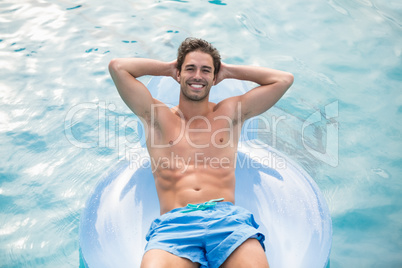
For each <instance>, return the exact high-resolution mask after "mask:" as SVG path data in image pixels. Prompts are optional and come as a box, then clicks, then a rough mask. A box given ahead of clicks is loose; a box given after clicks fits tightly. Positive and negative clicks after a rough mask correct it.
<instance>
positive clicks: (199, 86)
mask: <svg viewBox="0 0 402 268" xmlns="http://www.w3.org/2000/svg"><path fill="white" fill-rule="evenodd" d="M191 86H192V87H195V88H202V87H203V85H191Z"/></svg>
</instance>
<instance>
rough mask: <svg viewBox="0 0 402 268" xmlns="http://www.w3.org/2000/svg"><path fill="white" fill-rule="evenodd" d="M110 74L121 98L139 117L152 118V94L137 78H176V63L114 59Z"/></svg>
mask: <svg viewBox="0 0 402 268" xmlns="http://www.w3.org/2000/svg"><path fill="white" fill-rule="evenodd" d="M109 72H110V75H111V76H112V78H113V81H114V83H115V85H116V88H117V90H118V91H119V94H120V96H121V98H122V99H123V100H124V102H125V103H126V104H127V106H128V107H129V108H130V109H131V110H132V111H133V112H134V113H135V114H136V115H138V116H139V117H142V118H143V119H145V120H147V119H149V117H150V112H151V105H152V104H153V103H154V102H155V100H154V99H153V98H152V96H151V93H150V92H149V91H148V89H147V88H146V87H145V86H144V84H143V83H141V82H140V81H138V80H137V79H136V78H138V77H141V76H144V75H154V76H172V77H173V78H175V77H176V72H177V69H176V61H173V62H162V61H157V60H152V59H141V58H124V59H113V60H112V61H111V62H110V63H109Z"/></svg>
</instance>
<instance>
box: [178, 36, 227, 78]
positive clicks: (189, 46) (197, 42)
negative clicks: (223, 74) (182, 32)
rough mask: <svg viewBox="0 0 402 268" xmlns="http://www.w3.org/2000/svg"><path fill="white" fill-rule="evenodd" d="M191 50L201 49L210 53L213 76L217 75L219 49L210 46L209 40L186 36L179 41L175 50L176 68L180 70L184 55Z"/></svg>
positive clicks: (219, 58)
mask: <svg viewBox="0 0 402 268" xmlns="http://www.w3.org/2000/svg"><path fill="white" fill-rule="evenodd" d="M193 51H201V52H204V53H207V54H209V55H211V57H212V59H213V62H214V69H215V70H214V76H216V75H217V73H218V72H219V69H220V67H221V55H220V54H219V51H218V50H217V49H216V48H215V47H213V46H212V44H210V43H209V42H207V41H205V40H203V39H199V38H193V37H188V38H186V40H184V41H183V43H181V45H180V47H179V49H178V52H177V69H178V70H179V72H181V66H182V65H183V62H184V59H185V58H186V55H187V54H188V53H190V52H193Z"/></svg>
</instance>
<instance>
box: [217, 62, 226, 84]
mask: <svg viewBox="0 0 402 268" xmlns="http://www.w3.org/2000/svg"><path fill="white" fill-rule="evenodd" d="M228 77H229V72H228V69H227V64H225V63H223V62H221V67H220V69H219V72H218V74H217V75H216V80H215V84H214V85H217V84H219V83H220V82H222V81H223V80H225V79H226V78H228Z"/></svg>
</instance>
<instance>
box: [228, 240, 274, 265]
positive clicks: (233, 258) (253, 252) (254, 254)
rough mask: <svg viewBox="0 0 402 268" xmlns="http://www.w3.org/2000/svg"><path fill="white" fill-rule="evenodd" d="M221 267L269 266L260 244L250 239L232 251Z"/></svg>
mask: <svg viewBox="0 0 402 268" xmlns="http://www.w3.org/2000/svg"><path fill="white" fill-rule="evenodd" d="M221 267H222V268H225V267H230V268H236V267H253V268H254V267H255V268H269V265H268V260H267V257H266V256H265V252H264V249H263V248H262V246H261V244H260V242H259V241H258V240H257V239H254V238H251V239H248V240H246V241H245V242H244V243H243V244H241V245H240V246H239V247H238V248H237V249H236V250H235V251H233V253H232V254H230V256H229V257H228V258H227V259H226V261H225V262H224V263H223V264H222V266H221Z"/></svg>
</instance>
